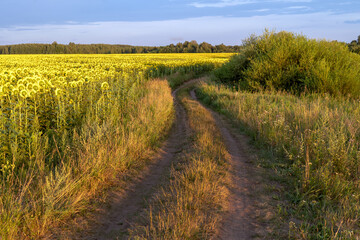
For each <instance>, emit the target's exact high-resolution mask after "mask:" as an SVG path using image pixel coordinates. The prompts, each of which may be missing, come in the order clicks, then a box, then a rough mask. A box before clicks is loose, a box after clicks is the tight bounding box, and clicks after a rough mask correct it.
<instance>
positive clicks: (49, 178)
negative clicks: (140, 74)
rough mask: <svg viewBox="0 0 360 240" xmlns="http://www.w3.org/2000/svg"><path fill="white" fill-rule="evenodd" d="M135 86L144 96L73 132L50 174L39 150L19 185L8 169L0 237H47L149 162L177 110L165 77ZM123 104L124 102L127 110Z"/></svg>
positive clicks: (0, 201)
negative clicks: (70, 141) (58, 161)
mask: <svg viewBox="0 0 360 240" xmlns="http://www.w3.org/2000/svg"><path fill="white" fill-rule="evenodd" d="M137 90H138V91H144V94H143V97H142V98H140V99H138V100H136V99H135V100H136V101H132V102H129V103H128V104H127V105H126V106H117V105H116V104H114V106H113V110H112V112H111V113H109V114H108V117H107V118H106V119H105V120H104V121H103V123H102V124H101V125H96V124H95V123H93V122H92V121H85V124H84V126H82V131H81V132H80V134H74V139H73V143H74V146H69V148H70V150H69V151H68V152H67V155H66V156H63V160H62V162H61V163H60V164H59V165H58V166H57V167H56V168H55V169H54V170H53V171H51V172H50V173H47V174H46V171H45V169H44V162H43V161H44V159H45V156H43V155H41V153H42V152H41V150H40V149H39V151H38V152H37V155H38V156H37V160H36V161H35V164H34V166H31V167H30V168H29V169H30V170H27V171H24V172H22V173H20V174H23V175H24V176H26V177H25V178H26V179H27V180H26V181H24V182H22V183H21V185H19V183H18V182H17V177H16V176H15V175H13V176H12V175H11V174H7V176H8V179H7V181H3V184H2V185H1V188H0V225H1V228H0V236H1V237H0V238H2V239H40V238H43V237H45V238H48V237H50V236H51V235H52V234H53V233H54V229H57V228H59V227H61V229H63V228H64V226H65V227H66V226H69V227H70V226H71V225H72V224H74V220H72V219H74V217H75V216H77V215H79V214H80V215H81V214H82V213H84V212H88V209H89V207H90V206H91V205H92V201H93V200H94V199H95V200H96V199H97V198H99V196H101V195H102V194H103V192H104V190H105V189H106V188H108V187H110V186H111V185H114V184H115V183H116V182H117V177H118V176H119V174H120V175H122V174H127V173H128V172H130V171H134V169H138V168H141V166H143V165H144V164H145V162H146V160H147V159H148V158H149V156H150V155H151V154H152V152H153V150H154V149H155V148H156V147H157V146H158V145H159V143H160V142H161V140H162V138H163V137H164V135H166V133H167V132H168V130H169V128H170V126H171V123H172V120H173V113H174V110H173V106H172V96H171V94H170V88H169V87H168V84H167V82H166V81H162V80H154V81H149V82H147V83H146V84H145V86H139V87H138V89H137ZM120 107H121V108H124V107H126V108H125V109H126V113H125V114H124V112H123V111H118V109H119V108H120ZM44 144H45V143H44ZM9 171H10V170H9ZM72 228H73V227H72Z"/></svg>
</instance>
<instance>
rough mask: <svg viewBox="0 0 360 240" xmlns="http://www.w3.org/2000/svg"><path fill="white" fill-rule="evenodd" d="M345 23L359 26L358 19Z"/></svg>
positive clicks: (359, 20)
mask: <svg viewBox="0 0 360 240" xmlns="http://www.w3.org/2000/svg"><path fill="white" fill-rule="evenodd" d="M345 23H349V24H359V23H360V19H357V20H351V21H345Z"/></svg>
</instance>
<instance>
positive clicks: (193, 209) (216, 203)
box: [130, 90, 229, 239]
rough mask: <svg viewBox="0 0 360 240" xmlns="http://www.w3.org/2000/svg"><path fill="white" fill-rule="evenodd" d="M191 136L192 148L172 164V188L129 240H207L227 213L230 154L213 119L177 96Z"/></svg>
mask: <svg viewBox="0 0 360 240" xmlns="http://www.w3.org/2000/svg"><path fill="white" fill-rule="evenodd" d="M179 98H180V101H181V103H182V104H183V105H184V106H185V108H186V111H187V114H188V117H189V123H190V127H191V129H192V131H193V134H194V135H193V137H192V139H193V142H191V147H190V148H188V149H183V153H184V154H183V156H182V157H181V159H179V161H178V162H176V163H174V165H173V168H172V169H171V173H170V182H169V183H168V184H167V185H165V186H164V187H163V189H162V190H160V191H159V193H158V194H157V195H156V197H155V198H154V199H153V200H152V201H151V204H150V207H149V210H148V211H147V214H145V216H144V217H143V219H142V220H141V222H140V223H139V224H138V225H136V226H134V227H133V228H132V229H131V230H130V233H131V234H130V239H211V238H212V237H214V236H215V235H216V233H217V230H218V228H219V222H220V220H221V217H222V216H221V213H223V212H224V210H225V209H226V202H227V196H228V190H227V189H226V187H225V184H226V182H227V181H228V179H227V178H228V173H227V170H228V164H227V158H228V157H229V155H228V152H227V151H226V149H225V145H224V143H223V141H222V139H221V134H220V132H219V130H218V129H217V127H216V125H215V120H214V119H213V117H212V115H211V113H210V112H209V111H207V110H206V109H205V108H203V107H202V106H201V105H200V104H199V103H198V102H197V101H194V100H192V99H191V98H190V96H189V94H188V92H187V91H186V90H184V91H182V92H181V93H179Z"/></svg>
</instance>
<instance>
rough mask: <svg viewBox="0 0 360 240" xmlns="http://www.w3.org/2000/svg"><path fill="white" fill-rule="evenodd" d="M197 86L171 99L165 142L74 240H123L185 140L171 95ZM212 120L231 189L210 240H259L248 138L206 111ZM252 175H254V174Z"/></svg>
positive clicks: (181, 112) (183, 118)
mask: <svg viewBox="0 0 360 240" xmlns="http://www.w3.org/2000/svg"><path fill="white" fill-rule="evenodd" d="M198 81H199V80H192V81H189V82H187V83H185V84H183V85H182V86H181V87H179V88H177V89H176V90H175V91H174V92H173V93H172V95H173V98H174V105H175V111H176V120H175V123H174V126H173V128H172V130H171V132H170V134H169V137H168V139H167V141H166V142H165V143H164V145H163V147H162V148H161V149H160V151H159V152H158V154H157V155H156V156H154V157H153V159H152V160H151V163H150V164H149V165H148V166H147V167H146V168H145V169H144V170H142V172H140V173H139V174H138V176H139V177H137V178H136V179H134V180H132V183H130V184H128V185H127V186H126V189H123V190H122V191H118V192H112V193H110V196H111V197H110V202H109V204H108V206H107V207H106V208H104V209H101V210H100V211H99V213H98V214H97V215H99V216H98V217H97V218H96V223H95V224H94V226H90V229H91V231H87V232H86V233H84V234H82V235H81V236H79V237H78V239H93V240H95V239H97V240H103V239H126V238H127V231H128V228H129V227H130V226H131V224H132V222H133V221H134V219H136V217H137V215H138V214H139V213H141V212H142V211H143V210H144V208H145V207H146V199H151V197H152V196H153V194H154V193H155V192H156V189H157V188H158V187H159V186H160V185H161V182H162V180H163V179H164V176H167V175H168V174H167V173H168V172H169V170H170V167H171V164H172V162H173V161H175V159H177V158H179V157H180V156H181V154H182V150H184V148H186V146H187V142H188V141H189V138H190V136H191V129H190V127H189V126H188V120H187V115H186V111H185V109H184V107H183V106H182V105H181V104H180V103H179V102H178V101H177V99H176V96H175V95H176V93H177V91H179V90H180V89H183V88H185V87H188V86H191V85H193V84H194V83H196V82H198ZM191 96H192V98H193V99H195V100H197V98H196V94H195V92H194V90H192V91H191ZM206 109H208V108H206ZM208 111H210V112H211V113H212V115H213V117H214V119H215V120H216V123H217V126H218V128H219V129H220V131H221V133H222V137H223V139H224V142H225V144H226V147H227V150H228V151H229V153H230V155H231V159H229V162H230V165H231V175H232V184H231V185H230V186H229V188H230V198H229V206H228V211H227V212H226V215H225V216H224V221H223V223H222V225H221V227H220V230H219V231H218V232H219V235H218V236H216V239H226V240H232V239H253V238H257V237H259V229H261V228H262V226H260V225H259V224H258V223H257V222H258V221H257V220H256V219H257V217H258V215H259V211H258V209H256V208H257V207H256V201H255V200H254V198H256V197H254V195H253V194H252V193H253V192H254V189H255V188H256V187H257V184H258V180H256V178H254V171H255V170H254V164H253V162H252V156H251V154H249V152H248V150H247V149H248V148H249V145H248V138H247V137H245V136H243V135H240V134H237V133H236V131H235V130H234V129H233V127H232V125H231V124H230V123H229V122H228V121H227V120H226V119H225V118H224V117H223V116H221V115H219V114H217V113H215V112H213V111H212V110H210V109H208ZM255 175H258V174H255Z"/></svg>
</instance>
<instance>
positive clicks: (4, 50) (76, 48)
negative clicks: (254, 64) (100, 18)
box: [0, 40, 241, 54]
mask: <svg viewBox="0 0 360 240" xmlns="http://www.w3.org/2000/svg"><path fill="white" fill-rule="evenodd" d="M240 49H241V46H238V45H235V46H226V45H224V44H220V45H215V46H213V45H211V44H209V43H206V42H203V43H200V44H198V43H197V42H196V41H194V40H193V41H190V42H189V41H185V42H184V43H177V44H170V45H167V46H160V47H149V46H131V45H117V44H116V45H113V44H75V43H73V42H70V43H69V44H67V45H66V44H58V43H57V42H53V43H52V44H36V43H32V44H16V45H2V46H0V54H119V53H220V52H239V51H240Z"/></svg>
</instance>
